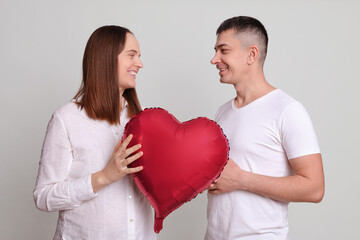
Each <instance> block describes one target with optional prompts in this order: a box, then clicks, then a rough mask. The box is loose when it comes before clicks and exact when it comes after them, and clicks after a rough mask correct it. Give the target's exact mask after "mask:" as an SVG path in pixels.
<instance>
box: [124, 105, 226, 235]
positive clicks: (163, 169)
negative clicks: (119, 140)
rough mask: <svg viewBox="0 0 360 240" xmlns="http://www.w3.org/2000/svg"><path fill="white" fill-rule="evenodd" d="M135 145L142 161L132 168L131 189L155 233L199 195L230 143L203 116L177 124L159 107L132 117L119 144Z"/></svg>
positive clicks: (215, 173) (219, 166)
mask: <svg viewBox="0 0 360 240" xmlns="http://www.w3.org/2000/svg"><path fill="white" fill-rule="evenodd" d="M129 134H132V135H133V139H132V141H131V143H130V144H129V147H131V146H133V145H135V144H138V143H140V144H141V145H142V148H141V151H143V153H144V154H143V156H142V157H141V158H139V159H138V160H136V161H135V162H133V163H132V164H131V167H136V166H143V167H144V169H143V170H142V171H140V172H138V173H135V174H133V177H134V180H135V182H136V185H137V186H138V188H139V189H140V191H141V192H142V193H143V194H144V195H145V196H146V198H147V199H148V201H149V202H150V203H151V205H152V206H153V208H154V210H155V223H154V231H155V232H156V233H159V232H160V230H161V229H162V223H163V220H164V219H165V217H166V216H167V215H168V214H169V213H171V212H172V211H174V210H175V209H176V208H178V207H180V206H181V205H182V204H184V203H185V202H187V201H190V200H191V199H193V198H194V197H195V196H196V195H197V194H198V193H200V192H203V191H204V190H205V189H206V188H207V187H208V186H209V185H210V184H211V183H212V182H213V181H214V180H215V179H216V178H217V177H218V176H219V175H220V173H221V171H222V170H223V168H224V166H225V164H226V162H227V159H228V153H229V144H228V140H227V138H226V136H225V135H224V134H223V132H222V129H221V128H220V127H219V125H217V124H216V123H215V122H214V121H212V120H209V119H207V118H204V117H200V118H196V119H193V120H190V121H187V122H183V123H181V122H179V121H178V120H177V119H176V118H175V117H174V116H173V115H171V114H169V113H168V112H167V111H166V110H164V109H161V108H148V109H145V110H144V111H142V112H140V113H139V114H137V115H135V116H133V117H132V118H131V120H130V121H129V122H128V123H127V125H126V126H125V131H124V136H123V139H125V138H126V136H128V135H129Z"/></svg>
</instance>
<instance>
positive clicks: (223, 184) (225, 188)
mask: <svg viewBox="0 0 360 240" xmlns="http://www.w3.org/2000/svg"><path fill="white" fill-rule="evenodd" d="M244 173H245V171H243V170H242V169H241V168H240V167H239V166H238V165H237V164H236V163H235V162H234V160H232V159H231V158H229V160H228V162H227V164H226V165H225V167H224V170H223V171H222V172H221V175H220V177H219V178H217V179H215V181H214V182H213V183H212V184H211V185H210V186H209V188H208V191H209V193H210V194H221V193H226V192H232V191H235V190H240V189H241V181H242V179H243V177H244Z"/></svg>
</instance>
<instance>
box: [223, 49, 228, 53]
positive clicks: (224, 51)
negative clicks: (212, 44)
mask: <svg viewBox="0 0 360 240" xmlns="http://www.w3.org/2000/svg"><path fill="white" fill-rule="evenodd" d="M221 52H222V53H227V52H229V50H228V49H221Z"/></svg>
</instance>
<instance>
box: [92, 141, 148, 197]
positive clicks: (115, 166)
mask: <svg viewBox="0 0 360 240" xmlns="http://www.w3.org/2000/svg"><path fill="white" fill-rule="evenodd" d="M132 137H133V136H132V135H131V134H130V135H129V136H128V137H127V138H126V139H125V140H124V141H123V142H121V141H119V143H118V144H117V145H116V146H115V148H114V152H113V154H112V155H111V157H110V160H109V162H108V164H107V165H106V167H105V168H104V169H103V170H101V171H99V172H97V173H94V174H92V176H91V184H92V187H93V190H94V193H96V192H97V191H99V190H100V189H101V188H103V187H104V186H106V185H108V184H111V183H113V182H116V181H118V180H120V179H121V178H123V177H124V176H125V175H127V174H131V173H136V172H140V171H141V170H143V167H142V166H139V167H136V168H128V165H129V164H130V163H132V162H134V161H135V160H137V159H138V158H140V157H141V156H142V155H143V152H141V151H140V152H138V153H136V154H134V155H133V156H130V155H131V154H133V153H134V152H136V151H137V150H139V149H140V148H141V145H140V144H137V145H134V146H132V147H131V148H127V146H128V145H129V143H130V141H131V139H132ZM129 156H130V157H129Z"/></svg>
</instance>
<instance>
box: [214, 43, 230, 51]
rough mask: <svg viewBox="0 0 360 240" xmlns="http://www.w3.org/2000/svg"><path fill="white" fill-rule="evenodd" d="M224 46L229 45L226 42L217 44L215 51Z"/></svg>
mask: <svg viewBox="0 0 360 240" xmlns="http://www.w3.org/2000/svg"><path fill="white" fill-rule="evenodd" d="M224 46H228V45H227V44H226V43H223V44H219V45H217V46H215V47H214V49H215V51H216V50H218V49H219V48H221V47H224Z"/></svg>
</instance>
